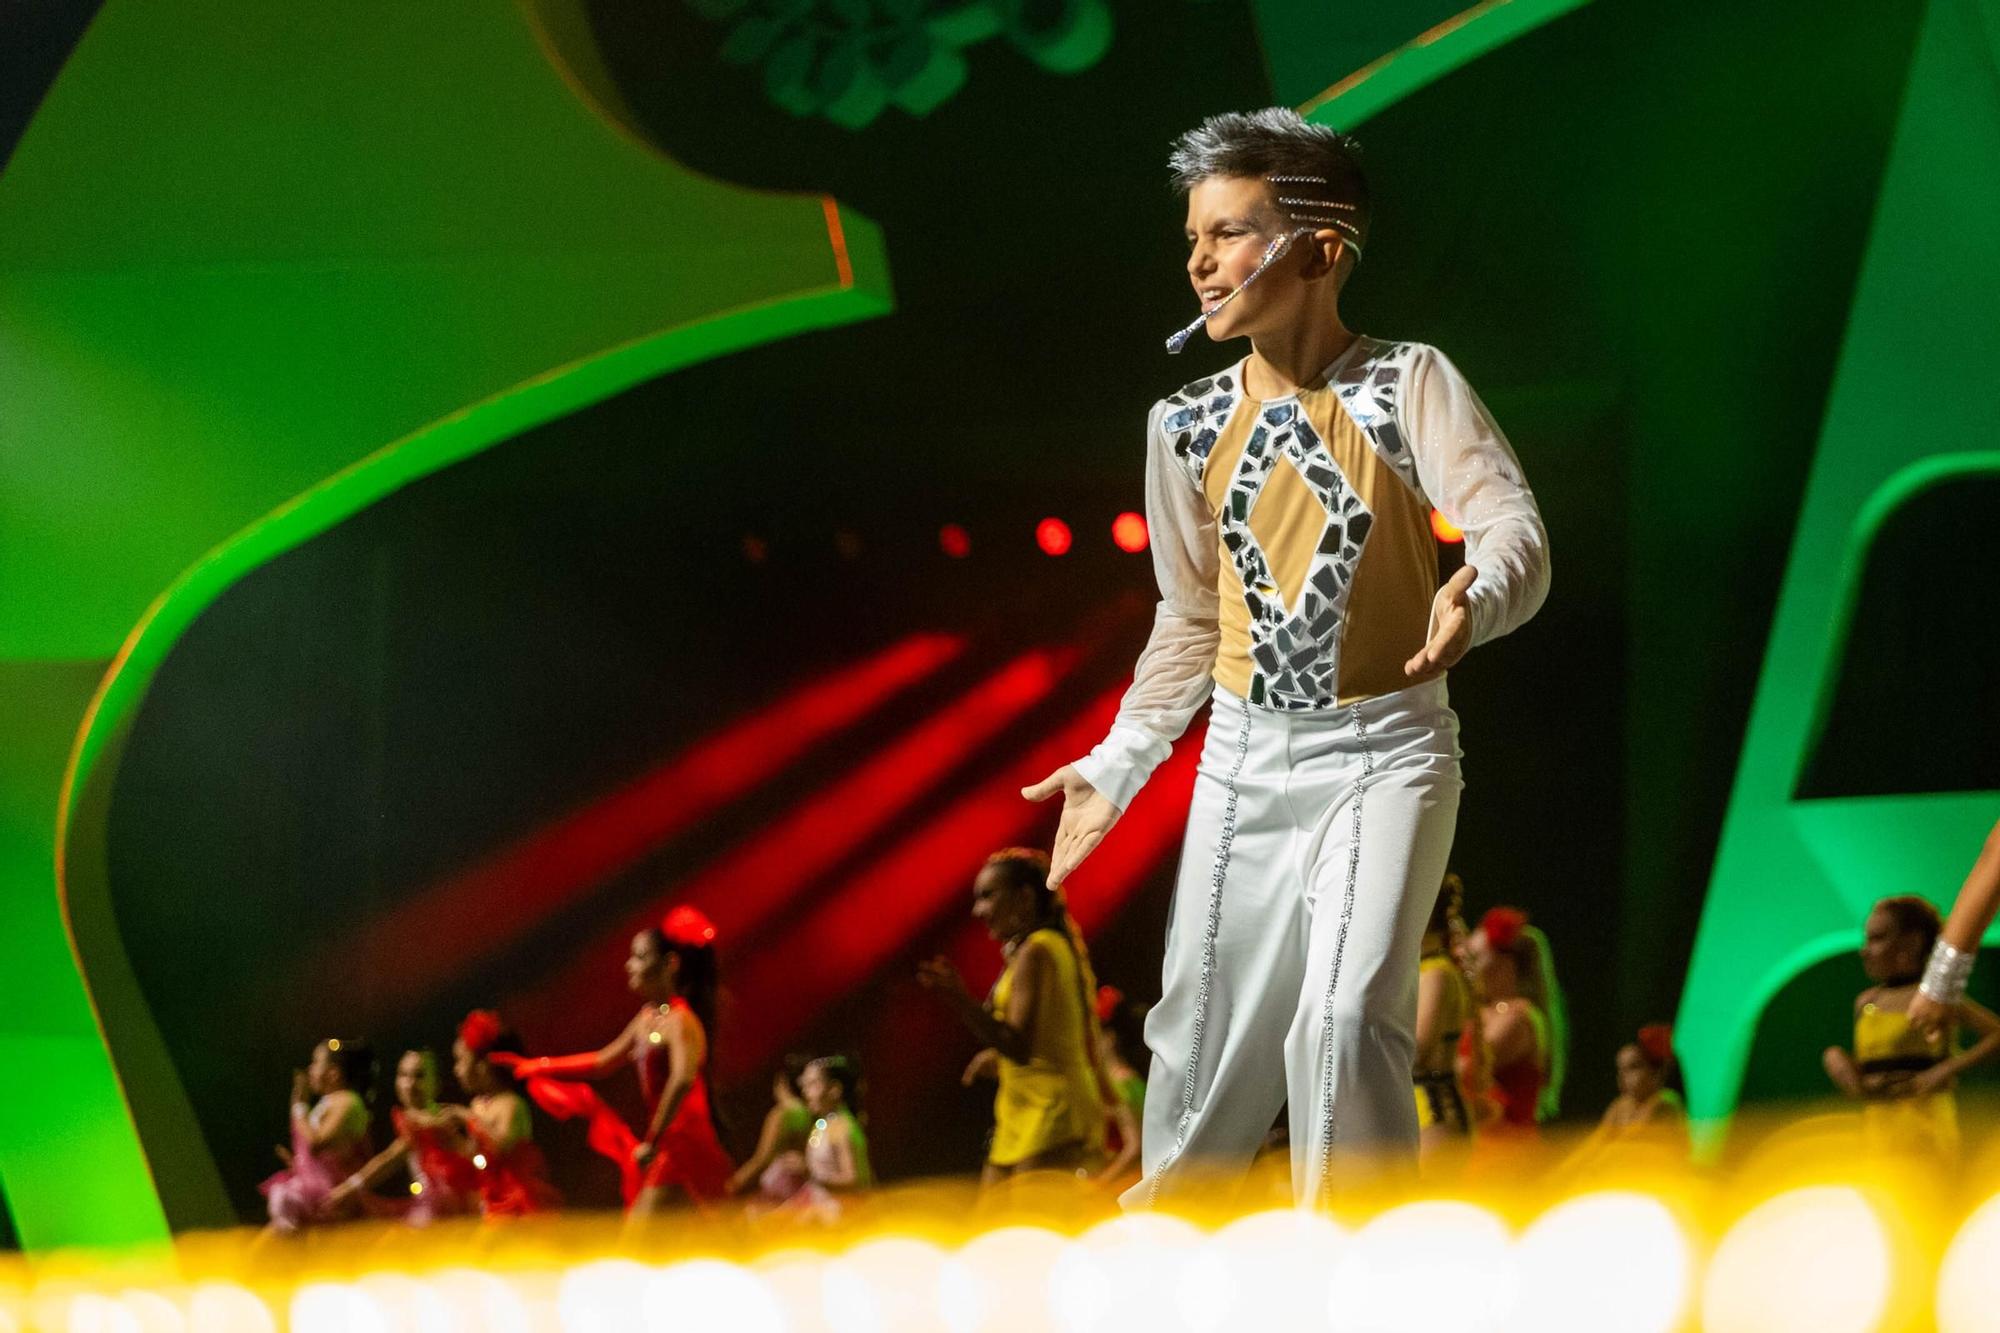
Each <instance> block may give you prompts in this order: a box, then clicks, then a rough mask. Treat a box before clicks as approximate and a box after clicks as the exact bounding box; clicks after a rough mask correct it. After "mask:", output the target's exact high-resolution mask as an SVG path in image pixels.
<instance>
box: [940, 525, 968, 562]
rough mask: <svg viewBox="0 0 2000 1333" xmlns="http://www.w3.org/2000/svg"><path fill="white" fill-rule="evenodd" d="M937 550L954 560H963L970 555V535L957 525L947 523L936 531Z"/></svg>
mask: <svg viewBox="0 0 2000 1333" xmlns="http://www.w3.org/2000/svg"><path fill="white" fill-rule="evenodd" d="M938 549H939V550H940V551H943V552H944V553H945V554H946V555H948V556H950V557H951V558H952V559H954V560H963V559H965V557H967V556H969V555H971V554H972V534H971V533H969V532H967V531H966V530H965V529H964V527H963V526H961V525H959V524H957V523H947V524H945V525H944V526H943V527H941V528H939V529H938Z"/></svg>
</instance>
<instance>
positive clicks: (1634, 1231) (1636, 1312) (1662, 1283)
mask: <svg viewBox="0 0 2000 1333" xmlns="http://www.w3.org/2000/svg"><path fill="white" fill-rule="evenodd" d="M1514 1258H1515V1266H1516V1271H1517V1273H1518V1275H1519V1282H1520V1285H1519V1288H1518V1297H1517V1300H1516V1304H1515V1307H1514V1312H1513V1317H1512V1318H1510V1319H1509V1320H1508V1323H1509V1325H1510V1326H1511V1327H1515V1328H1521V1329H1535V1330H1538V1331H1539V1333H1572V1331H1573V1333H1597V1330H1600V1329H1603V1328H1605V1327H1607V1323H1608V1322H1612V1323H1615V1324H1616V1326H1617V1327H1618V1328H1619V1329H1621V1330H1626V1331H1627V1333H1667V1331H1668V1330H1670V1329H1674V1328H1678V1327H1680V1325H1681V1322H1682V1320H1683V1318H1684V1316H1685V1314H1686V1311H1687V1308H1688V1305H1689V1301H1690V1299H1691V1297H1692V1295H1693V1291H1692V1285H1691V1284H1692V1278H1693V1273H1694V1249H1693V1246H1692V1244H1691V1243H1690V1242H1689V1240H1688V1236H1687V1233H1686V1232H1685V1231H1684V1230H1683V1229H1682V1227H1681V1225H1680V1223H1679V1221H1678V1220H1676V1219H1675V1217H1674V1215H1673V1214H1672V1213H1671V1212H1669V1211H1668V1209H1667V1207H1666V1205H1665V1204H1663V1203H1661V1202H1660V1201H1659V1200H1658V1199H1655V1198H1653V1197H1651V1196H1650V1195H1645V1194H1635V1193H1629V1192H1626V1191H1622V1190H1608V1191H1605V1192H1603V1193H1598V1194H1585V1195H1582V1196H1581V1197H1579V1198H1575V1199H1570V1200H1568V1201H1567V1202H1565V1203H1560V1204H1557V1205H1556V1206H1555V1207H1553V1208H1551V1209H1549V1210H1548V1211H1547V1212H1546V1213H1543V1214H1542V1215H1541V1216H1540V1217H1539V1218H1537V1219H1535V1222H1534V1224H1533V1225H1531V1226H1530V1227H1529V1228H1528V1229H1527V1230H1526V1231H1525V1232H1523V1233H1522V1234H1521V1239H1520V1240H1519V1241H1518V1242H1517V1243H1516V1245H1515V1247H1514Z"/></svg>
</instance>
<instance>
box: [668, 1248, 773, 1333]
mask: <svg viewBox="0 0 2000 1333" xmlns="http://www.w3.org/2000/svg"><path fill="white" fill-rule="evenodd" d="M642 1327H643V1328H645V1329H646V1330H647V1333H653V1331H654V1330H658V1333H679V1330H682V1329H696V1328H699V1329H729V1330H730V1331H731V1333H786V1328H787V1322H786V1319H785V1311H784V1307H783V1306H781V1305H779V1304H778V1298H777V1295H776V1294H775V1293H774V1292H773V1291H772V1289H771V1286H770V1284H769V1283H767V1282H765V1281H764V1280H763V1279H761V1278H759V1277H758V1276H757V1275H756V1274H755V1273H752V1272H750V1271H748V1270H747V1269H744V1268H742V1267H740V1266H738V1265H736V1264H732V1263H725V1262H723V1261H722V1260H720V1259H688V1260H685V1261H683V1262H681V1263H677V1264H668V1265H667V1266H666V1267H665V1268H662V1269H660V1270H659V1271H658V1272H656V1273H654V1274H653V1275H652V1277H650V1278H648V1279H647V1281H646V1296H645V1321H644V1323H643V1325H642Z"/></svg>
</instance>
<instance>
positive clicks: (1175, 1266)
mask: <svg viewBox="0 0 2000 1333" xmlns="http://www.w3.org/2000/svg"><path fill="white" fill-rule="evenodd" d="M1204 1240H1205V1238H1204V1237H1203V1235H1202V1233H1201V1230H1200V1228H1198V1227H1196V1226H1195V1225H1194V1223H1192V1222H1187V1221H1183V1220H1182V1219H1180V1218H1177V1217H1169V1216H1167V1215H1166V1214H1164V1213H1130V1214H1127V1215H1126V1216H1123V1217H1114V1218H1112V1219H1111V1220H1110V1221H1108V1222H1100V1223H1099V1224H1098V1225H1096V1226H1094V1227H1092V1228H1091V1229H1090V1230H1089V1231H1086V1232H1084V1233H1083V1235H1081V1236H1079V1237H1077V1239H1075V1240H1074V1241H1071V1242H1070V1243H1069V1244H1067V1245H1065V1246H1064V1247H1063V1249H1062V1253H1061V1254H1060V1255H1059V1256H1058V1258H1057V1259H1056V1262H1055V1266H1054V1267H1053V1268H1052V1269H1050V1270H1049V1281H1048V1291H1049V1306H1050V1309H1051V1310H1052V1312H1053V1313H1054V1315H1055V1325H1056V1327H1057V1328H1058V1329H1061V1330H1063V1333H1117V1331H1119V1330H1124V1329H1128V1328H1144V1329H1153V1330H1157V1331H1158V1333H1205V1331H1206V1330H1208V1329H1211V1328H1215V1327H1218V1326H1219V1321H1220V1319H1221V1317H1222V1316H1223V1315H1224V1314H1226V1312H1227V1306H1226V1301H1227V1299H1228V1293H1227V1290H1226V1288H1225V1289H1223V1290H1218V1287H1222V1286H1224V1284H1221V1283H1218V1282H1216V1281H1215V1277H1216V1274H1215V1272H1214V1271H1213V1270H1214V1267H1215V1259H1214V1256H1213V1255H1212V1254H1210V1253H1208V1252H1207V1246H1206V1245H1205V1244H1204ZM1204 1260H1205V1261H1206V1262H1202V1261H1204ZM1218 1299H1219V1300H1220V1301H1222V1302H1225V1304H1222V1305H1218V1304H1217V1301H1218Z"/></svg>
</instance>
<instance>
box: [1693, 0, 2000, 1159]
mask: <svg viewBox="0 0 2000 1333" xmlns="http://www.w3.org/2000/svg"><path fill="white" fill-rule="evenodd" d="M1997 39H2000V0H1933V2H1932V3H1931V4H1930V6H1929V9H1928V11H1927V13H1926V14H1925V17H1924V20H1923V26H1922V28H1921V30H1920V32H1919V35H1918V40H1917V46H1916V50H1915V54H1914V56H1913V58H1912V60H1911V65H1910V72H1909V78H1908V85H1907V89H1906V92H1905V101H1904V105H1903V110H1902V114H1901V118H1900V120H1899V123H1898V125H1897V128H1896V135H1895V140H1894V144H1893V147H1892V149H1891V152H1890V158H1889V163H1888V167H1887V171H1886V174H1885V176H1884V178H1883V184H1882V188H1881V193H1880V196H1879V200H1878V203H1877V209H1876V215H1875V221H1874V227H1873V231H1872V234H1871V237H1870V241H1869V246H1868V252H1867V255H1866V258H1865V260H1864V262H1863V266H1862V270H1861V276H1860V281H1859V283H1858V285H1857V289H1856V292H1855V296H1854V301H1853V305H1852V311H1851V314H1850V316H1849V321H1848V326H1847V336H1846V340H1845V343H1844V345H1843V347H1842V349H1841V355H1840V361H1839V365H1838V367H1837V370H1836V375H1835V380H1834V385H1833V391H1832V394H1831V396H1830V399H1829V402H1828V407H1827V414H1826V418H1825V422H1824V424H1823V426H1822V429H1821V434H1820V441H1819V448H1818V452H1817V453H1816V455H1815V456H1814V459H1813V466H1812V472H1811V476H1810V478H1809V480H1808V482H1807V487H1806V494H1805V501H1804V506H1803V509H1802V512H1801V515H1800V519H1799V525H1798V530H1797V535H1796V537H1795V539H1794V542H1793V545H1792V553H1791V558H1790V562H1789V564H1788V567H1787V570H1786V575H1785V582H1784V586H1783V589H1782V590H1781V592H1780V595H1779V600H1778V608H1777V614H1776V616H1775V618H1774V621H1773V626H1772V631H1771V639H1770V644H1769V647H1768V650H1767V652H1766V654H1765V658H1764V663H1763V669H1762V671H1761V673H1760V675H1759V680H1758V687H1757V695H1756V701H1755V704H1754V706H1753V709H1752V713H1751V717H1750V725H1749V730H1748V734H1747V736H1746V738H1745V742H1744V746H1743V752H1742V757H1741V759H1740V761H1739V764H1738V767H1737V773H1736V781H1735V786H1734V788H1733V790H1732V793H1731V796H1730V803H1729V810H1728V814H1727V816H1726V819H1725V822H1724V826H1723V833H1722V845H1721V849H1720V852H1719V854H1718V856H1717V858H1716V864H1715V871H1714V875H1713V877H1712V878H1711V880H1710V883H1709V889H1708V897H1707V901H1706V903H1705V905H1704V907H1703V912H1702V919H1701V926H1700V930H1699V933H1698V935H1697V937H1696V941H1695V950H1694V958H1693V961H1692V965H1691V967H1690V970H1689V973H1688V979H1687V986H1686V990H1685V992H1684V993H1683V997H1682V1002H1681V1008H1680V1016H1679V1020H1678V1026H1677V1036H1678V1040H1679V1043H1680V1045H1681V1047H1682V1050H1683V1052H1684V1057H1685V1059H1684V1063H1685V1066H1686V1073H1687V1079H1688V1086H1689V1093H1690V1098H1689V1103H1690V1110H1691V1111H1692V1113H1693V1115H1694V1116H1695V1118H1696V1120H1697V1123H1698V1125H1699V1126H1700V1130H1701V1135H1702V1140H1703V1142H1704V1144H1705V1145H1706V1146H1707V1147H1708V1148H1710V1149H1711V1150H1712V1149H1713V1148H1715V1147H1716V1146H1718V1145H1719V1143H1720V1140H1721V1134H1722V1130H1723V1128H1724V1127H1725V1125H1726V1118H1727V1116H1728V1115H1729V1113H1730V1112H1731V1111H1732V1110H1733V1109H1734V1108H1735V1105H1736V1101H1737V1097H1738V1094H1739V1092H1740V1090H1741V1087H1742V1080H1743V1069H1744V1062H1745V1060H1746V1059H1747V1058H1748V1056H1749V1050H1750V1044H1751V1040H1752V1038H1753V1036H1754V1034H1755V1031H1756V1025H1757V1021H1758V1018H1759V1016H1760V1015H1761V1014H1762V1012H1763V1010H1764V1008H1765V1007H1766V1006H1767V1005H1768V1004H1769V1002H1770V1000H1771V999H1772V997H1773V996H1775V995H1776V994H1777V993H1778V991H1779V990H1780V989H1781V988H1782V987H1783V986H1784V985H1785V984H1786V983H1787V982H1789V981H1790V980H1792V979H1793V978H1794V977H1796V976H1797V975H1798V974H1799V973H1800V972H1802V971H1803V970H1804V969H1805V968H1807V967H1809V966H1811V965H1812V964H1813V963H1815V962H1817V961H1819V960H1821V959H1823V958H1826V957H1829V956H1831V955H1832V954H1834V953H1838V952H1840V951H1842V950H1845V949H1851V948H1853V947H1855V946H1856V945H1857V944H1858V943H1859V940H1860V928H1861V921H1862V918H1863V916H1864V915H1865V914H1866V911H1867V907H1868V905H1869V904H1870V903H1872V902H1873V901H1874V900H1875V899H1877V898H1879V897H1881V896H1883V895H1885V894H1891V893H1920V894H1923V895H1925V896H1927V897H1930V898H1932V899H1934V900H1938V901H1946V900H1948V899H1949V896H1950V895H1951V893H1952V892H1953V891H1954V890H1955V889H1956V888H1957V886H1958V884H1959V882H1960V881H1961V880H1962V879H1963V877H1964V874H1965V870H1966V868H1967V867H1968V866H1969V865H1970V864H1971V863H1972V860H1973V857H1974V856H1975V855H1976V854H1977V852H1978V849H1979V845H1980V842H1981V840H1982V838H1983V837H1984V835H1985V833H1986V831H1987V829H1988V828H1990V827H1991V826H1992V823H1993V820H1994V818H1995V815H1996V814H2000V792H1974V793H1942V794H1932V795H1922V796H1885V797H1870V798H1861V799H1842V800H1817V801H1800V800H1796V799H1794V792H1795V791H1796V790H1797V787H1798V782H1799V776H1800V774H1801V773H1802V772H1803V771H1804V768H1805V765H1806V763H1807V761H1808V759H1809V758H1810V755H1811V753H1812V749H1813V746H1814V744H1815V743H1816V741H1817V738H1818V736H1819V733H1820V729H1821V727H1822V725H1823V723H1824V720H1825V717H1826V713H1827V710H1828V709H1829V708H1830V706H1831V703H1832V699H1833V696H1834V691H1835V686H1836V684H1837V673H1838V671H1839V664H1840V659H1841V651H1842V648H1843V645H1844V643H1845V640H1846V635H1847V631H1848V628H1849V626H1850V625H1851V623H1852V618H1853V611H1854V602H1855V599H1856V597H1857V596H1858V594H1859V591H1860V587H1861V579H1862V573H1863V567H1864V564H1865V561H1866V557H1867V553H1868V549H1869V547H1870V545H1871V544H1872V542H1873V541H1874V539H1875V536H1876V534H1877V532H1878V531H1879V529H1880V527H1881V524H1882V522H1883V520H1884V518H1885V517H1886V516H1887V515H1888V514H1890V513H1892V512H1894V510H1895V509H1897V508H1898V507H1900V506H1901V505H1902V504H1904V503H1906V502H1907V501H1908V500H1909V499H1910V497H1911V496H1913V495H1915V494H1918V493H1919V492H1921V491H1922V490H1923V489H1924V488H1926V487H1929V486H1933V485H1937V484H1939V483H1941V482H1944V481H1946V480H1949V479H1950V478H1951V477H1953V476H1959V475H1968V474H1979V473H2000V452H1996V451H1995V450H1994V449H1993V447H1992V446H1993V443H1994V441H1993V434H1992V426H1991V422H1990V420H1989V419H1988V416H1987V414H1986V411H1985V404H1984V402H1983V398H1982V390H1983V388H1984V386H1985V385H1987V384H1988V383H1990V381H1991V379H1992V367H1993V366H1994V365H1995V364H1996V362H2000V322H1996V321H1995V320H1994V319H1993V316H1992V312H1993V310H1994V309H1996V308H2000V263H1996V262H1995V260H1994V256H1993V250H1992V237H1993V230H1992V224H1991V219H1992V217H1993V215H1994V213H1995V211H1996V210H2000V80H1996V78H1995V70H1996V69H1997V68H2000V47H1996V40H1997ZM1913 385H1919V386H1924V387H1923V390H1922V391H1920V392H1912V389H1911V386H1913ZM1952 386H1956V388H1955V389H1954V388H1953V387H1952ZM1887 702H1889V703H1891V705H1892V706H1897V707H1909V704H1910V701H1904V700H1896V701H1887ZM1922 703H1923V704H1927V705H1928V704H1934V703H1944V704H1945V705H1946V706H1945V707H1942V708H1938V707H1931V708H1918V709H1913V710H1912V712H1911V719H1912V723H1913V725H1918V726H1924V725H1950V721H1949V714H1948V701H1930V700H1925V701H1922ZM1990 938H2000V936H1996V937H1990Z"/></svg>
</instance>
